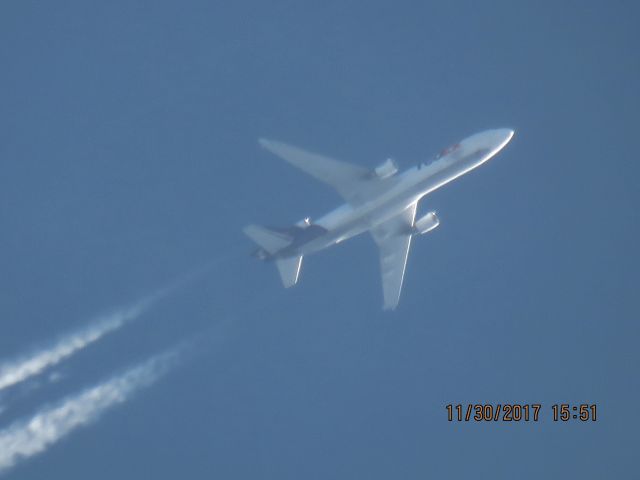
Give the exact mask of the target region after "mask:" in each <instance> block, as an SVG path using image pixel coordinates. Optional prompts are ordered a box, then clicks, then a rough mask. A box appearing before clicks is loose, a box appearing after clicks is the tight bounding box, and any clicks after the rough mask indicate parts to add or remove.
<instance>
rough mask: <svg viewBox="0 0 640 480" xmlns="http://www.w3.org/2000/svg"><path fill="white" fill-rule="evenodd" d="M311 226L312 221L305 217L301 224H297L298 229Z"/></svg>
mask: <svg viewBox="0 0 640 480" xmlns="http://www.w3.org/2000/svg"><path fill="white" fill-rule="evenodd" d="M310 226H311V219H310V218H309V217H304V218H303V219H302V220H300V221H299V222H296V227H300V228H307V227H310Z"/></svg>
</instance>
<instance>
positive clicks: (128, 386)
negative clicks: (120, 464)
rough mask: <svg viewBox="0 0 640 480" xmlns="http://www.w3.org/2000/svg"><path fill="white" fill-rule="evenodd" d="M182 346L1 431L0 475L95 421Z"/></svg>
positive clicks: (170, 363) (169, 364)
mask: <svg viewBox="0 0 640 480" xmlns="http://www.w3.org/2000/svg"><path fill="white" fill-rule="evenodd" d="M183 349H184V346H181V347H176V348H174V349H172V350H169V351H167V352H165V353H162V354H159V355H156V356H154V357H151V358H150V359H148V360H147V361H145V362H143V363H141V364H139V365H137V366H135V367H132V368H130V369H129V370H127V371H125V372H124V373H123V374H121V375H118V376H116V377H113V378H111V379H109V380H107V381H105V382H103V383H101V384H98V385H96V386H94V387H92V388H89V389H87V390H85V391H83V392H81V393H79V394H77V395H75V396H71V397H68V398H67V399H65V400H63V401H62V402H60V403H59V404H57V405H54V406H51V407H45V408H43V409H41V410H40V411H39V412H37V413H36V414H35V415H34V416H33V417H31V418H29V419H25V420H18V421H16V422H15V423H13V424H12V425H10V426H9V427H7V428H5V429H4V430H0V474H2V473H5V472H6V471H7V470H9V469H11V468H13V467H14V466H15V465H16V464H17V463H18V462H19V461H20V460H25V459H27V458H30V457H32V456H34V455H37V454H39V453H42V452H44V451H45V450H46V449H47V448H48V447H50V446H51V445H53V444H55V443H56V442H57V441H59V440H60V439H62V438H63V437H65V436H67V435H69V434H70V433H71V432H73V431H74V430H75V429H77V428H79V427H82V426H84V425H87V424H90V423H91V422H94V421H96V420H97V419H98V418H99V417H100V415H102V414H103V413H104V412H105V411H106V410H107V409H109V408H111V407H114V406H116V405H118V404H121V403H124V402H126V401H127V400H129V399H130V398H131V397H132V396H133V395H134V394H135V393H136V392H137V391H138V390H139V389H140V388H143V387H147V386H149V385H151V384H153V383H154V382H155V381H156V380H158V379H159V378H160V377H161V376H162V375H164V374H165V373H167V372H168V371H169V370H170V369H171V368H173V367H174V366H175V365H176V364H177V362H178V360H179V358H180V354H181V352H182V351H183Z"/></svg>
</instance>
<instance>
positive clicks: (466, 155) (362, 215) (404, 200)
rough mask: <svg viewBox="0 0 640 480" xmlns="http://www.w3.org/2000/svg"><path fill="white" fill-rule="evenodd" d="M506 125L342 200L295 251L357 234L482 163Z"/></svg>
mask: <svg viewBox="0 0 640 480" xmlns="http://www.w3.org/2000/svg"><path fill="white" fill-rule="evenodd" d="M512 136H513V131H512V130H509V129H497V130H487V131H485V132H482V133H478V134H475V135H472V136H470V137H468V138H466V139H465V140H463V141H462V142H460V143H459V144H456V145H454V146H452V147H450V148H449V149H447V150H446V151H445V152H443V154H442V155H441V156H439V157H438V158H437V159H436V160H434V161H433V162H431V163H429V164H427V165H425V164H422V165H419V166H417V167H413V168H410V169H409V170H406V171H404V172H402V173H400V174H397V175H395V176H393V177H391V178H389V179H385V180H384V183H383V185H384V188H382V189H381V190H380V191H379V192H378V193H377V194H376V195H375V196H373V197H372V198H369V199H367V200H366V201H363V202H362V203H360V204H357V205H352V204H344V205H342V206H340V207H338V208H336V209H335V210H332V211H331V212H329V213H327V214H326V215H324V216H323V217H321V218H319V219H318V220H317V221H315V222H314V224H316V225H318V226H320V227H322V228H324V229H326V232H325V233H324V234H322V235H320V236H318V237H316V238H313V239H312V240H310V241H308V242H307V243H304V244H302V245H299V246H298V247H297V248H296V249H295V252H296V254H298V255H308V254H310V253H313V252H317V251H319V250H322V249H324V248H327V247H329V246H331V245H334V244H336V243H340V242H341V241H343V240H346V239H348V238H351V237H354V236H356V235H359V234H360V233H363V232H366V231H367V230H369V229H371V228H373V227H375V226H376V225H379V224H381V223H383V222H385V221H386V220H388V219H390V218H391V217H394V216H395V215H398V214H399V213H401V212H402V211H403V210H405V209H406V208H408V207H409V206H410V205H412V204H413V203H415V202H417V201H419V200H420V199H421V198H422V197H424V196H425V195H427V194H429V193H431V192H433V191H434V190H436V189H438V188H440V187H441V186H443V185H445V184H447V183H449V182H450V181H452V180H454V179H456V178H458V177H459V176H461V175H464V174H465V173H467V172H469V171H471V170H473V169H474V168H476V167H478V166H480V165H482V164H483V163H484V162H486V161H487V160H489V159H490V158H491V157H493V156H494V155H495V154H496V153H498V152H499V151H500V150H501V149H502V148H503V147H504V146H505V145H506V144H507V143H508V142H509V140H510V139H511V137H512Z"/></svg>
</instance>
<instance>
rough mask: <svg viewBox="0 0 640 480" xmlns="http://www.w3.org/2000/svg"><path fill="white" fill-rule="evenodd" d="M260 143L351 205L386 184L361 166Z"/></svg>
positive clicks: (274, 142)
mask: <svg viewBox="0 0 640 480" xmlns="http://www.w3.org/2000/svg"><path fill="white" fill-rule="evenodd" d="M259 142H260V145H262V146H263V147H264V148H266V149H267V150H269V151H270V152H271V153H273V154H275V155H277V156H279V157H280V158H282V159H284V160H286V161H287V162H288V163H290V164H291V165H293V166H294V167H297V168H299V169H300V170H302V171H304V172H306V173H308V174H309V175H311V176H312V177H315V178H317V179H318V180H320V181H322V182H324V183H326V184H328V185H330V186H331V187H333V188H334V189H336V190H337V191H338V193H339V194H340V196H341V197H342V198H344V199H345V200H346V201H347V202H349V203H351V204H357V203H360V202H361V201H362V200H363V199H364V196H366V195H367V194H369V193H373V190H374V189H375V188H376V187H377V186H379V185H380V184H381V183H382V182H383V181H384V180H382V179H380V178H377V177H376V176H375V175H374V174H372V172H371V170H369V169H367V168H365V167H361V166H359V165H352V164H350V163H346V162H341V161H339V160H335V159H333V158H329V157H325V156H323V155H318V154H317V153H311V152H305V151H304V150H302V149H300V148H297V147H294V146H291V145H287V144H286V143H281V142H276V141H274V140H266V139H264V138H261V139H260V140H259ZM385 180H390V179H385ZM385 183H387V182H386V181H385Z"/></svg>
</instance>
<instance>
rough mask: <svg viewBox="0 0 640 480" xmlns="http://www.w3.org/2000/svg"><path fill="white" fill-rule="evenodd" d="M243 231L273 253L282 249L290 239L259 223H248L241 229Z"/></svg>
mask: <svg viewBox="0 0 640 480" xmlns="http://www.w3.org/2000/svg"><path fill="white" fill-rule="evenodd" d="M243 231H244V233H245V234H246V235H247V236H248V237H249V238H250V239H251V240H253V241H254V242H256V243H257V244H258V245H260V246H261V247H262V248H264V249H265V250H266V251H267V252H268V253H270V254H273V253H275V252H277V251H278V250H282V249H283V248H284V247H286V246H287V245H289V244H290V243H291V241H292V239H291V237H289V236H288V235H285V234H283V233H280V232H274V231H273V230H269V229H268V228H264V227H261V226H259V225H248V226H246V227H244V229H243Z"/></svg>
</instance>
